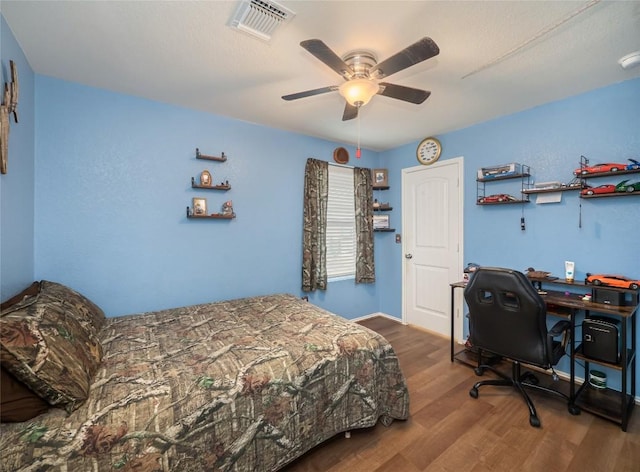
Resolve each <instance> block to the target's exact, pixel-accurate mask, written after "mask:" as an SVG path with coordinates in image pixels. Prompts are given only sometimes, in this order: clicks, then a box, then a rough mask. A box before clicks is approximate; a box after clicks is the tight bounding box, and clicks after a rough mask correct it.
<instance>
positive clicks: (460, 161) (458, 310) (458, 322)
mask: <svg viewBox="0 0 640 472" xmlns="http://www.w3.org/2000/svg"><path fill="white" fill-rule="evenodd" d="M449 165H457V166H458V198H459V201H460V207H459V212H458V232H459V233H458V241H459V247H458V257H457V258H456V259H457V260H456V268H457V272H456V273H457V275H458V279H457V280H450V281H449V283H454V282H458V281H460V280H462V278H463V269H464V268H463V264H464V225H463V224H464V158H463V156H460V157H454V158H452V159H446V160H444V161H441V162H436V163H435V164H431V165H429V166H423V165H418V166H414V167H407V168H404V169H402V183H401V189H400V198H401V205H402V234H404V232H405V231H404V228H405V218H406V217H407V216H406V215H405V210H404V209H405V208H406V205H405V202H404V186H405V178H406V176H407V174H409V173H413V172H429V170H430V169H436V168H438V167H444V166H449ZM406 253H407V249H406V248H405V246H404V238H403V243H402V255H401V257H402V323H403V324H407V309H406V281H405V274H406V272H407V267H406V264H407V259H406V258H405V257H404V255H405V254H406ZM454 297H455V298H454V313H452V314H451V316H453V317H454V333H453V338H454V340H455V341H456V342H458V343H463V342H464V341H463V339H462V337H463V325H464V317H463V301H464V297H463V296H462V291H461V290H454Z"/></svg>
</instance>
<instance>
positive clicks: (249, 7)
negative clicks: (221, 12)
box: [229, 0, 295, 41]
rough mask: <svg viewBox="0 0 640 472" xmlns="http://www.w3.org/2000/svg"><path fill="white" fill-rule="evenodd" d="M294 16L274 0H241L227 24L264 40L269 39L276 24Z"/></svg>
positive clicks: (276, 26)
mask: <svg viewBox="0 0 640 472" xmlns="http://www.w3.org/2000/svg"><path fill="white" fill-rule="evenodd" d="M294 16H295V13H293V12H292V11H291V10H289V9H288V8H285V7H283V6H282V5H278V4H277V3H276V2H270V1H264V0H242V1H241V2H240V5H238V8H237V10H236V12H235V14H234V15H233V17H232V18H231V21H230V23H229V25H230V26H231V27H232V28H236V29H239V30H240V31H244V32H245V33H249V34H250V35H252V36H256V37H258V38H260V39H262V40H264V41H269V40H270V39H271V36H272V35H273V33H274V31H275V30H276V29H277V28H278V26H280V25H281V24H283V23H285V22H287V21H289V20H290V19H291V18H293V17H294Z"/></svg>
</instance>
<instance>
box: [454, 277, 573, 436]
mask: <svg viewBox="0 0 640 472" xmlns="http://www.w3.org/2000/svg"><path fill="white" fill-rule="evenodd" d="M464 298H465V300H466V302H467V305H468V307H469V331H470V333H469V338H470V342H471V344H472V345H473V347H475V348H477V349H478V367H477V368H476V369H475V372H476V374H477V375H482V374H483V373H484V371H485V370H487V369H488V370H491V371H492V372H495V373H496V374H497V375H498V376H500V379H498V380H483V381H480V382H477V383H476V384H475V385H474V386H473V387H472V388H471V390H470V391H469V395H471V396H472V397H473V398H478V388H480V387H482V386H483V385H498V386H509V387H513V388H515V389H516V390H518V391H519V392H520V394H521V395H522V396H523V397H524V400H525V401H526V403H527V406H528V407H529V414H530V415H529V423H530V424H531V426H534V427H539V426H540V420H539V419H538V415H537V413H536V408H535V406H534V405H533V402H532V401H531V398H529V395H528V394H527V392H526V391H525V387H526V388H532V389H537V390H541V391H544V392H547V393H551V394H553V395H557V396H560V397H562V398H564V399H565V400H567V401H568V402H569V412H570V413H571V414H573V415H577V414H579V413H580V410H579V409H578V408H577V407H576V406H575V405H573V404H572V402H571V399H570V398H569V397H568V396H567V395H565V394H564V393H562V392H559V391H557V390H554V389H551V388H548V387H544V386H542V385H538V379H537V378H536V377H535V375H534V374H533V373H531V372H525V373H524V374H523V373H522V372H521V367H520V364H521V363H523V364H529V365H533V366H537V367H540V368H542V369H552V370H553V366H554V365H556V364H557V363H558V361H559V360H560V358H561V357H562V356H563V355H564V354H565V347H566V342H567V340H568V329H569V328H570V327H571V324H570V322H569V321H565V320H562V321H559V322H558V323H556V325H555V326H554V327H553V328H552V329H551V330H547V309H546V305H545V302H544V300H543V299H542V298H541V297H540V295H539V294H538V292H537V291H536V290H535V288H534V287H533V285H532V284H531V282H530V281H529V279H527V277H526V276H525V275H524V274H523V273H522V272H518V271H516V270H511V269H504V268H498V267H480V268H478V270H476V272H475V273H474V275H473V276H472V277H471V280H470V282H469V284H468V285H467V287H466V288H465V291H464ZM559 336H562V338H563V341H562V342H561V341H556V340H554V338H556V337H559ZM483 351H488V352H489V353H493V354H496V355H498V356H501V357H503V358H507V359H508V360H510V361H512V362H513V365H512V372H511V377H509V376H508V375H506V374H504V373H502V372H500V371H499V370H497V369H496V368H495V367H493V366H492V365H489V364H487V363H482V357H483V356H482V353H483ZM553 377H554V380H557V375H556V373H555V371H553Z"/></svg>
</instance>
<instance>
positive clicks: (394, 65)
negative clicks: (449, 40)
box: [369, 36, 440, 79]
mask: <svg viewBox="0 0 640 472" xmlns="http://www.w3.org/2000/svg"><path fill="white" fill-rule="evenodd" d="M439 53H440V48H438V45H437V44H436V43H435V42H434V41H433V40H432V39H431V38H429V37H426V36H425V37H424V38H422V39H421V40H419V41H416V42H415V43H413V44H412V45H411V46H408V47H406V48H404V49H403V50H402V51H400V52H399V53H397V54H395V55H393V56H391V57H390V58H388V59H385V60H384V61H382V62H381V63H379V64H377V65H375V66H373V67H372V68H371V70H369V75H370V76H371V77H376V78H378V79H382V78H383V77H388V76H390V75H391V74H395V73H396V72H399V71H401V70H403V69H406V68H407V67H411V66H412V65H414V64H417V63H419V62H422V61H424V60H427V59H429V58H431V57H433V56H437V55H438V54H439ZM376 74H377V75H376Z"/></svg>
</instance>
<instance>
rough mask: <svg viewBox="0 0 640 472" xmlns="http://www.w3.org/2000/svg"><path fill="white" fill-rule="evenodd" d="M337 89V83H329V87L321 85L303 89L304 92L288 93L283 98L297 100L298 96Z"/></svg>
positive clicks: (302, 96) (318, 93) (303, 96)
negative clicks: (311, 88)
mask: <svg viewBox="0 0 640 472" xmlns="http://www.w3.org/2000/svg"><path fill="white" fill-rule="evenodd" d="M336 90H338V86H337V85H330V86H329V87H322V88H317V89H313V90H305V91H304V92H298V93H292V94H289V95H283V96H282V98H283V99H284V100H297V99H299V98H305V97H312V96H314V95H320V94H321V93H327V92H335V91H336Z"/></svg>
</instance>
